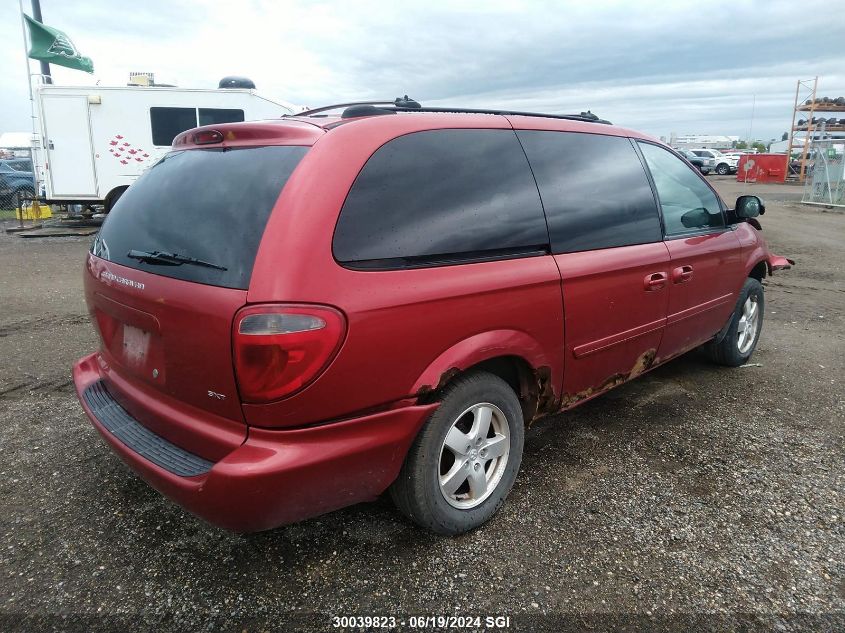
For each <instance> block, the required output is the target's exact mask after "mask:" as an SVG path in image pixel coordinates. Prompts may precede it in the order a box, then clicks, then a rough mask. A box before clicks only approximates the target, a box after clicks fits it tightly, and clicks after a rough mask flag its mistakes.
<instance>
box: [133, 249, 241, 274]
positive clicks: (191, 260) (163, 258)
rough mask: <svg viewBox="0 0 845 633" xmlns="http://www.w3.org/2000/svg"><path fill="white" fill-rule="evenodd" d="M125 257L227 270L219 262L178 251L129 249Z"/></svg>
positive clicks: (157, 262)
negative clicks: (189, 255) (207, 260)
mask: <svg viewBox="0 0 845 633" xmlns="http://www.w3.org/2000/svg"><path fill="white" fill-rule="evenodd" d="M126 256H127V257H131V258H132V259H137V260H140V261H142V262H144V263H147V264H163V265H165V266H181V265H182V264H194V265H195V266H205V267H206V268H216V269H217V270H227V268H226V267H225V266H220V265H219V264H212V263H211V262H206V261H203V260H202V259H197V258H196V257H188V256H187V255H180V254H179V253H164V252H162V251H136V250H134V249H133V250H131V251H129V252H128V253H127V254H126Z"/></svg>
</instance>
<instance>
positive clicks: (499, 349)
mask: <svg viewBox="0 0 845 633" xmlns="http://www.w3.org/2000/svg"><path fill="white" fill-rule="evenodd" d="M500 356H517V357H519V358H521V359H523V360H524V361H526V362H527V363H528V364H529V365H530V366H531V367H532V368H533V369H539V368H541V367H546V368H549V370H550V371H551V372H552V375H551V384H552V385H559V384H560V379H561V372H562V368H561V367H555V366H554V365H553V364H552V362H551V359H550V358H549V356H548V354H546V353H545V352H544V351H543V348H542V346H541V345H540V344H539V343H538V342H537V340H536V339H534V337H532V336H531V335H530V334H528V333H526V332H521V331H519V330H490V331H487V332H481V333H480V334H475V335H473V336H470V337H468V338H465V339H463V340H462V341H459V342H458V343H455V344H454V345H452V347H450V348H449V349H447V350H445V351H444V352H443V353H441V354H440V355H439V356H438V357H437V358H435V359H434V360H433V361H432V362H431V363H430V364H429V365H428V367H427V368H426V369H425V371H424V372H423V373H422V375H421V376H420V377H419V378H418V379H417V382H416V383H415V384H414V388H413V391H412V393H413V394H416V395H421V394H425V393H428V392H430V391H433V390H435V389H438V388H439V387H442V386H443V385H445V384H446V383H447V382H449V380H450V379H451V378H452V377H453V376H454V375H455V374H456V373H459V372H461V371H464V370H466V369H468V368H469V367H472V366H473V365H477V364H478V363H481V362H483V361H485V360H490V359H491V358H496V357H500Z"/></svg>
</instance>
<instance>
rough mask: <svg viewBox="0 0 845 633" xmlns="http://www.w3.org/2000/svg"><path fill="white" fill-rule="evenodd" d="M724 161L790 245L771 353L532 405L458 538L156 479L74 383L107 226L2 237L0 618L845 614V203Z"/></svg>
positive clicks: (766, 336) (705, 619)
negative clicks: (765, 179)
mask: <svg viewBox="0 0 845 633" xmlns="http://www.w3.org/2000/svg"><path fill="white" fill-rule="evenodd" d="M714 182H715V183H716V184H717V187H718V188H719V189H720V190H721V192H722V193H723V195H724V197H725V199H726V200H728V201H732V200H733V199H734V197H735V196H736V195H737V194H738V193H740V192H745V191H748V192H753V193H758V194H760V195H762V196H763V197H764V198H765V199H766V200H767V202H768V212H767V213H766V215H765V217H763V218H762V224H763V226H764V229H765V230H764V235H765V236H766V237H767V239H768V241H769V242H770V244H771V246H772V247H773V250H774V251H775V252H777V253H779V254H783V255H786V256H789V257H793V258H794V259H796V260H797V261H798V266H797V267H796V268H794V269H793V270H791V271H787V272H783V273H780V274H777V275H776V276H775V277H773V278H771V279H770V280H768V281H767V284H766V285H767V288H766V299H767V304H766V314H765V325H764V329H763V334H762V338H761V341H760V344H759V347H758V349H757V352H756V354H755V356H754V357H753V359H752V362H753V363H754V365H753V366H750V367H745V368H741V369H733V370H729V369H724V368H719V367H716V366H713V365H711V364H709V363H708V362H706V361H705V360H703V359H702V358H700V357H699V356H697V355H696V354H694V353H693V354H688V355H687V356H685V357H682V358H680V359H677V360H675V361H673V362H671V363H669V364H668V365H665V366H663V367H661V368H658V369H657V370H655V371H653V372H652V373H650V374H647V375H645V376H644V377H642V378H640V379H638V380H636V381H634V382H632V383H629V384H627V385H623V386H622V387H620V388H618V389H616V390H614V391H613V392H611V393H609V394H607V395H605V396H603V397H600V398H598V399H596V400H593V401H591V402H589V403H587V404H585V405H584V406H582V407H580V408H579V409H577V410H575V411H573V412H571V413H568V414H565V415H558V416H554V417H551V418H547V419H545V420H543V421H542V422H537V423H535V424H534V425H533V426H532V427H531V428H530V429H529V431H528V433H527V438H526V446H525V457H524V461H523V466H522V471H521V473H520V476H519V478H518V480H517V482H516V486H515V488H514V490H513V492H512V494H511V496H510V498H509V500H508V502H507V503H506V505H505V507H504V508H503V510H502V511H501V512H500V513H499V514H498V515H497V516H496V517H495V518H494V520H492V521H491V522H490V523H489V524H487V525H486V526H484V527H483V528H481V529H479V530H477V531H475V532H473V533H471V534H468V535H464V536H461V537H458V538H454V539H444V538H437V537H434V536H431V535H428V534H426V533H423V532H421V531H419V530H418V529H417V528H415V527H414V526H412V525H410V524H408V523H407V522H406V521H404V520H403V519H401V518H400V517H399V516H398V515H397V514H396V513H395V512H394V510H393V508H392V506H391V505H390V503H389V502H388V501H387V500H382V501H379V502H377V503H374V504H367V505H360V506H356V507H353V508H349V509H347V510H343V511H340V512H335V513H333V514H330V515H327V516H323V517H320V518H317V519H313V520H311V521H307V522H304V523H301V524H298V525H293V526H289V527H285V528H280V529H277V530H274V531H271V532H267V533H263V534H257V535H250V536H240V535H235V534H230V533H227V532H224V531H221V530H218V529H216V528H213V527H210V526H208V525H207V524H205V523H203V522H202V521H200V520H198V519H196V518H194V517H193V516H191V515H190V514H188V513H186V512H184V511H183V510H181V509H180V508H179V507H177V506H176V505H174V504H172V503H171V502H169V501H167V500H166V499H164V498H163V497H161V496H160V495H159V494H158V493H156V492H155V491H153V490H152V489H151V488H149V487H148V486H147V485H146V484H145V483H143V482H142V481H141V480H139V479H138V478H137V477H136V476H135V475H133V474H132V473H131V472H130V471H129V470H128V469H127V468H126V467H124V465H123V464H122V463H121V462H120V460H119V459H118V458H117V457H116V456H115V455H114V454H112V452H111V451H110V450H109V449H108V448H107V447H106V445H105V444H104V443H103V442H102V441H101V440H100V438H99V437H98V436H97V434H96V432H95V431H94V429H93V428H92V427H91V426H90V424H89V423H88V422H87V420H86V418H85V416H84V415H83V413H82V409H81V408H80V406H79V405H78V403H77V401H76V397H75V395H74V393H73V390H72V385H71V382H70V367H71V364H72V363H73V361H74V360H75V359H76V358H78V357H80V356H82V355H83V354H85V353H87V352H89V351H91V350H93V349H94V348H95V347H96V344H97V341H96V337H95V334H94V331H93V329H92V327H91V325H90V324H89V322H88V317H87V313H86V309H85V305H84V302H83V297H82V290H81V268H82V260H83V257H84V255H85V251H86V249H87V247H88V244H89V242H90V238H50V239H44V240H23V239H19V238H14V237H9V236H6V235H5V234H3V235H2V236H0V369H2V371H0V446H1V447H2V457H3V459H2V462H0V630H4V631H5V630H15V631H17V630H21V631H22V630H27V631H35V630H72V631H76V630H128V629H129V628H130V627H131V629H133V630H135V631H144V630H180V631H182V630H184V631H198V630H232V631H241V630H249V631H254V630H280V631H282V630H284V631H292V630H337V629H332V626H331V620H330V619H329V616H332V615H349V614H373V613H377V614H384V615H391V614H392V615H397V616H400V615H402V614H408V613H420V614H456V613H459V614H470V613H472V614H484V615H486V614H505V615H510V616H511V617H512V620H511V622H510V626H511V629H512V630H563V629H581V628H584V629H592V630H606V629H608V628H614V627H618V626H629V627H633V628H649V629H652V630H656V629H660V628H674V629H677V630H683V629H692V628H695V629H699V630H702V629H718V630H731V629H735V628H737V627H738V626H742V625H748V626H750V627H751V628H752V629H760V630H782V631H787V630H831V631H833V630H843V628H845V560H843V559H845V441H843V428H845V400H844V398H845V390H844V389H843V379H844V378H845V353H843V352H845V345H843V343H845V327H843V314H845V215H843V214H841V213H837V212H830V211H825V210H823V209H820V208H811V207H804V206H801V205H800V204H798V203H797V202H796V200H797V198H798V197H799V196H800V191H799V189H798V188H792V187H785V186H743V185H738V184H737V183H736V182H734V181H732V180H731V179H729V178H715V179H714ZM758 364H759V365H758ZM558 616H560V618H559V619H557V618H558ZM691 618H692V619H693V620H694V624H695V626H693V625H692V624H691V622H693V620H691ZM481 628H482V629H483V628H485V627H483V626H482V627H481ZM418 630H419V629H418ZM428 630H435V628H429V629H428ZM437 630H443V629H437ZM489 630H493V629H489Z"/></svg>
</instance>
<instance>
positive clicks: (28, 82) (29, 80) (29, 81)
mask: <svg viewBox="0 0 845 633" xmlns="http://www.w3.org/2000/svg"><path fill="white" fill-rule="evenodd" d="M18 6H20V8H21V33H22V34H23V58H24V60H26V85H27V86H28V87H29V100H30V101H32V74H31V73H30V69H29V52H28V51H27V49H26V22H24V19H23V0H18Z"/></svg>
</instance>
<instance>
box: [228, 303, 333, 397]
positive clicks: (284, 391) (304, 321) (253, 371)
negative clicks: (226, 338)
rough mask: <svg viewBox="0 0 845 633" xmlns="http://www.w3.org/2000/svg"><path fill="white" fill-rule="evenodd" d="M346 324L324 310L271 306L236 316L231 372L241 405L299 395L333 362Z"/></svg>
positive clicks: (327, 308) (323, 307) (250, 309)
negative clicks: (236, 384) (233, 356)
mask: <svg viewBox="0 0 845 633" xmlns="http://www.w3.org/2000/svg"><path fill="white" fill-rule="evenodd" d="M345 332H346V320H345V319H344V317H343V315H342V314H341V313H340V312H339V311H338V310H335V309H334V308H329V307H327V306H312V305H294V304H273V305H257V306H249V307H247V308H244V309H243V310H241V311H240V312H238V314H237V315H235V323H234V329H233V333H232V340H233V344H234V355H235V374H236V376H237V379H238V389H239V391H240V394H241V399H242V400H243V401H244V402H255V403H262V402H271V401H273V400H278V399H279V398H283V397H285V396H289V395H290V394H292V393H294V392H295V391H298V390H299V389H301V388H303V387H304V386H306V385H307V384H308V383H310V382H311V381H312V380H314V379H315V378H316V377H317V376H318V375H319V374H320V372H322V371H323V370H324V369H325V368H326V367H327V366H328V364H329V362H331V360H332V358H334V356H335V354H336V353H337V350H338V348H339V347H340V344H341V342H342V341H343V336H344V334H345Z"/></svg>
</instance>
